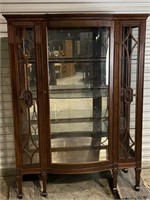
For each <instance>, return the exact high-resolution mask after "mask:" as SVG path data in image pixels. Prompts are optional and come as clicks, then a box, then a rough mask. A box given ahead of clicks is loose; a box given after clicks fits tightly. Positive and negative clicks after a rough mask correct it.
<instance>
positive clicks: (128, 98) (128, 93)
mask: <svg viewBox="0 0 150 200" xmlns="http://www.w3.org/2000/svg"><path fill="white" fill-rule="evenodd" d="M124 101H125V103H131V102H132V101H133V89H132V88H131V87H128V88H125V89H124Z"/></svg>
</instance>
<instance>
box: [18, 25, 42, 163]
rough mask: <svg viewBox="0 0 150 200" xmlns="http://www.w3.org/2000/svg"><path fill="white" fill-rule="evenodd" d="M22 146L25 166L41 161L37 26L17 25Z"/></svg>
mask: <svg viewBox="0 0 150 200" xmlns="http://www.w3.org/2000/svg"><path fill="white" fill-rule="evenodd" d="M16 48H17V51H16V52H17V55H16V57H17V72H18V90H19V91H18V94H19V96H18V107H19V119H20V125H19V128H20V133H21V135H20V140H21V141H20V148H21V151H22V163H23V166H25V165H28V166H29V165H30V166H32V165H33V164H34V166H35V164H39V134H38V132H39V131H38V130H39V127H38V103H37V78H36V77H37V76H36V59H35V57H36V55H35V54H36V51H35V37H34V28H32V27H29V28H28V27H23V28H22V27H17V28H16Z"/></svg>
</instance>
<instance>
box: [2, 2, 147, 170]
mask: <svg viewBox="0 0 150 200" xmlns="http://www.w3.org/2000/svg"><path fill="white" fill-rule="evenodd" d="M135 2H136V3H135ZM0 6H1V11H2V12H1V13H3V14H4V13H16V14H18V13H28V14H29V13H52V12H56V13H58V12H70V13H71V12H102V13H103V12H104V13H112V12H113V13H149V14H150V1H149V0H145V1H144V3H143V0H126V1H124V0H101V1H100V0H95V1H92V0H89V1H86V2H85V1H80V0H74V1H69V0H66V1H65V0H64V1H63V0H55V1H50V0H44V1H42V0H22V1H20V0H2V2H1V5H0ZM0 76H1V77H0V148H1V149H0V171H1V172H2V171H3V170H5V171H6V170H7V169H10V168H15V151H14V138H13V117H12V99H11V81H10V72H9V60H8V44H7V25H6V21H5V19H4V18H3V17H2V15H0ZM142 161H143V167H150V17H149V18H148V21H147V33H146V54H145V81H144V112H143V159H142Z"/></svg>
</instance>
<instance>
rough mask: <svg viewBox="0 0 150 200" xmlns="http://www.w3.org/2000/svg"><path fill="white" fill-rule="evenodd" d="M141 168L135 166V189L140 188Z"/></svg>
mask: <svg viewBox="0 0 150 200" xmlns="http://www.w3.org/2000/svg"><path fill="white" fill-rule="evenodd" d="M140 175H141V168H135V190H137V191H139V190H140Z"/></svg>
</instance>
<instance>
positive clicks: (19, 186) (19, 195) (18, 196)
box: [16, 175, 23, 199]
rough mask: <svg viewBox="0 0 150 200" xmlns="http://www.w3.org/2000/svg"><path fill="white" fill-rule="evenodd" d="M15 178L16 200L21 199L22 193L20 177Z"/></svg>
mask: <svg viewBox="0 0 150 200" xmlns="http://www.w3.org/2000/svg"><path fill="white" fill-rule="evenodd" d="M16 178H17V183H18V194H17V198H18V199H22V197H23V193H22V175H19V176H17V177H16Z"/></svg>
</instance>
